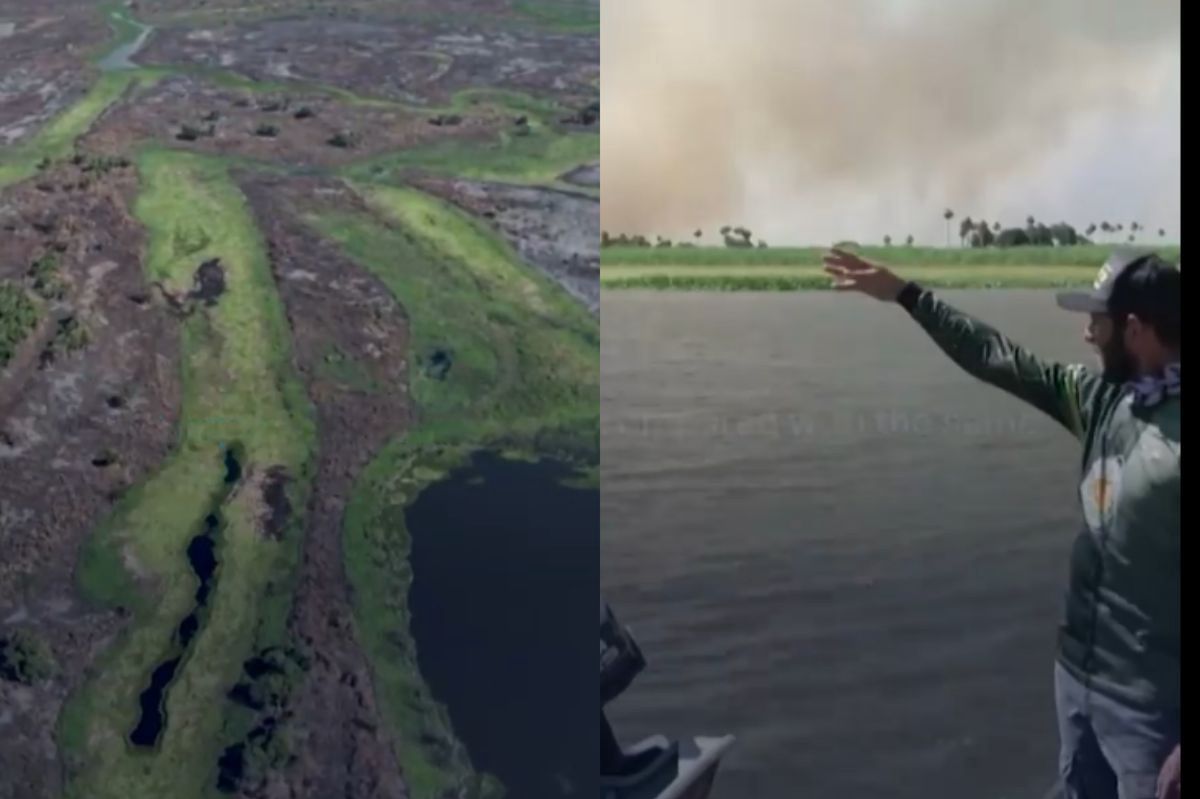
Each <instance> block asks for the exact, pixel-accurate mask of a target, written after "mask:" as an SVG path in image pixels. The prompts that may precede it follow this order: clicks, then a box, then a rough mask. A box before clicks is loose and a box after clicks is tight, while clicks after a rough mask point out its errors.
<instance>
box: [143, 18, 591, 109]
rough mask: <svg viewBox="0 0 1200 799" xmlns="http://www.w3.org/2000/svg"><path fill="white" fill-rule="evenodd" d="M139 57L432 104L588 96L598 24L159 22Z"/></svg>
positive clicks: (374, 20) (148, 61)
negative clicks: (475, 93) (581, 29)
mask: <svg viewBox="0 0 1200 799" xmlns="http://www.w3.org/2000/svg"><path fill="white" fill-rule="evenodd" d="M140 60H141V61H142V62H143V63H146V64H152V63H153V64H194V65H198V66H205V67H214V68H222V69H230V70H234V71H236V72H238V73H241V74H243V75H246V76H248V77H251V78H253V79H255V80H262V81H279V80H300V81H316V82H320V83H325V84H328V85H332V86H337V87H339V88H342V89H347V90H349V91H352V92H355V93H356V94H361V95H363V96H367V97H381V98H388V99H393V100H400V101H404V102H408V103H415V104H422V105H436V104H439V103H444V102H446V101H447V100H449V99H450V97H451V95H452V94H453V93H454V92H456V91H459V90H461V89H466V88H478V87H481V86H488V87H496V88H505V89H516V90H520V91H527V92H532V93H535V94H540V95H546V96H554V97H560V98H564V99H568V98H572V99H574V100H585V101H586V100H588V99H594V98H595V94H596V89H595V84H596V81H597V80H598V79H599V75H600V39H599V34H598V32H597V33H594V34H550V33H544V32H543V33H538V32H536V31H524V30H518V29H512V30H505V29H492V28H483V27H480V28H474V27H470V26H467V25H464V24H462V23H461V22H457V23H456V22H433V21H425V20H421V21H414V20H413V19H411V18H409V19H404V18H389V17H387V16H378V17H373V18H361V19H344V18H332V19H331V18H324V19H322V18H308V19H282V20H269V21H262V22H251V23H246V24H243V25H239V26H223V27H212V28H207V29H191V30H188V29H180V28H175V29H164V30H161V31H159V32H158V33H157V34H156V35H155V37H154V38H153V39H152V40H151V42H150V44H149V45H148V46H147V47H146V48H145V49H144V50H143V51H142V56H141V58H140Z"/></svg>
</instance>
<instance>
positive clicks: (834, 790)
mask: <svg viewBox="0 0 1200 799" xmlns="http://www.w3.org/2000/svg"><path fill="white" fill-rule="evenodd" d="M945 296H947V297H948V298H950V299H951V300H952V301H953V302H955V303H956V304H959V305H960V306H961V307H963V308H964V309H966V310H969V311H971V312H973V313H976V314H977V315H979V316H981V317H982V318H984V319H986V320H988V321H990V322H993V323H995V324H996V326H998V327H999V328H1000V329H1002V330H1005V331H1008V332H1011V333H1012V334H1013V335H1014V336H1015V337H1016V338H1017V340H1019V341H1021V342H1023V343H1027V344H1029V345H1032V346H1033V348H1034V349H1036V350H1037V351H1039V352H1041V353H1045V354H1046V355H1048V356H1053V357H1059V358H1064V359H1069V360H1080V359H1083V360H1087V359H1089V358H1090V354H1089V352H1088V350H1087V349H1086V347H1085V346H1084V345H1083V344H1082V342H1081V341H1080V332H1081V329H1082V320H1080V319H1079V318H1077V317H1074V316H1071V315H1068V314H1065V313H1063V312H1061V311H1059V310H1058V309H1057V308H1056V307H1055V306H1054V302H1053V298H1052V295H1051V294H1050V293H1048V292H1042V291H991V292H947V293H946V295H945ZM602 335H603V342H602V356H601V375H602V378H601V413H602V420H603V428H602V448H603V455H602V463H601V486H602V585H603V586H604V591H605V593H606V595H607V596H608V598H609V599H610V600H611V601H612V603H613V605H614V608H615V609H616V611H617V613H618V616H619V617H620V618H621V619H622V620H623V621H625V622H628V623H629V624H630V625H632V626H633V628H634V630H635V633H636V634H637V637H638V639H639V641H640V643H641V644H642V647H643V649H644V650H645V652H646V654H647V656H648V658H649V660H650V668H649V669H648V671H647V672H645V673H644V674H643V676H642V677H640V678H639V680H638V681H637V682H636V683H635V684H634V686H633V688H632V689H631V690H630V691H629V693H628V694H626V696H624V697H622V698H621V699H619V700H618V701H617V703H616V705H615V706H614V708H613V713H612V715H613V718H614V723H615V724H616V725H617V726H618V730H619V732H620V734H621V735H622V737H623V738H626V739H631V738H635V737H638V736H641V735H645V734H649V733H652V732H658V731H661V732H665V733H668V734H672V735H687V734H696V733H701V734H704V733H712V734H722V733H727V732H730V733H734V734H736V735H737V736H738V738H739V743H738V745H737V747H736V749H735V750H734V751H733V752H732V753H731V755H730V757H729V760H728V762H727V764H726V768H725V769H724V771H723V776H722V778H721V779H720V781H719V786H720V791H719V794H718V797H717V799H721V797H733V798H735V799H754V798H755V797H798V796H837V797H889V798H891V797H896V798H897V799H903V798H904V797H913V798H914V799H916V798H917V797H922V798H923V799H927V798H928V797H946V798H947V799H950V798H951V797H954V798H955V799H957V798H958V797H964V796H971V797H978V798H979V799H1006V798H1009V797H1011V798H1012V799H1016V797H1023V798H1026V797H1031V796H1032V797H1037V798H1038V799H1040V797H1042V796H1043V795H1044V794H1045V793H1046V791H1047V789H1048V788H1049V787H1050V786H1051V785H1052V784H1053V781H1054V775H1055V771H1056V769H1055V764H1056V756H1057V737H1056V732H1055V721H1054V711H1053V694H1052V679H1051V678H1052V659H1053V653H1054V638H1055V629H1056V625H1057V622H1058V616H1059V609H1060V599H1061V596H1062V593H1063V591H1064V590H1065V587H1066V568H1067V557H1068V550H1069V547H1070V541H1071V538H1072V536H1073V534H1074V532H1075V529H1076V524H1077V517H1078V512H1077V510H1076V506H1075V499H1074V492H1075V481H1076V470H1077V464H1078V461H1079V451H1078V448H1077V446H1076V444H1075V442H1074V440H1073V439H1072V438H1071V436H1070V435H1068V434H1067V433H1066V432H1065V431H1064V430H1062V429H1061V428H1059V427H1058V426H1057V425H1056V424H1055V423H1054V422H1052V421H1051V420H1049V419H1047V418H1045V417H1042V416H1041V415H1039V414H1038V412H1036V411H1034V410H1032V409H1030V408H1027V407H1026V406H1025V405H1023V404H1022V403H1020V402H1018V401H1017V400H1015V399H1012V398H1010V397H1009V396H1007V395H1005V394H1002V393H1000V392H998V391H996V390H994V389H991V388H989V387H987V386H984V385H982V384H980V383H978V382H976V381H974V380H973V379H972V378H970V377H968V376H966V375H965V374H964V373H962V372H961V371H960V370H959V369H958V368H957V367H956V366H954V365H953V364H952V363H951V362H950V361H949V360H947V359H946V358H945V357H944V356H943V355H942V354H941V352H940V351H939V350H937V349H936V348H935V346H934V345H933V344H932V342H930V341H929V339H928V338H927V337H926V336H925V334H924V333H923V332H922V331H921V330H920V328H919V327H918V326H917V325H916V324H915V323H914V322H913V321H912V320H911V319H909V318H908V317H907V315H905V314H904V313H903V311H902V310H901V309H899V308H898V307H893V306H885V305H882V304H880V303H877V302H874V301H872V300H868V299H865V298H862V297H857V296H854V297H850V296H840V295H839V296H835V295H831V294H826V293H794V294H766V295H760V294H733V295H712V294H670V293H641V292H632V293H631V292H609V293H606V295H605V297H604V325H603V327H602Z"/></svg>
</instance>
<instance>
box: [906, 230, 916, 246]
mask: <svg viewBox="0 0 1200 799" xmlns="http://www.w3.org/2000/svg"><path fill="white" fill-rule="evenodd" d="M913 241H914V239H913V237H912V234H911V233H909V234H908V238H907V239H905V240H904V243H905V244H907V245H908V246H909V247H911V246H913Z"/></svg>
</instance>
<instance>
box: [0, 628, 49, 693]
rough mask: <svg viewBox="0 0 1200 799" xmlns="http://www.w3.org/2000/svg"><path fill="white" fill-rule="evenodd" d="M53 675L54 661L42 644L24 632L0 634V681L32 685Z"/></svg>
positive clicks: (47, 648)
mask: <svg viewBox="0 0 1200 799" xmlns="http://www.w3.org/2000/svg"><path fill="white" fill-rule="evenodd" d="M53 674H54V659H53V657H52V656H51V654H50V649H49V647H47V646H46V645H45V644H44V643H42V642H41V641H39V640H38V639H37V638H35V637H34V636H33V634H32V633H29V632H26V631H24V630H14V631H13V632H11V633H0V680H8V681H9V682H17V683H21V684H22V685H34V684H36V683H39V682H42V681H43V680H46V679H49V678H50V677H51V676H53Z"/></svg>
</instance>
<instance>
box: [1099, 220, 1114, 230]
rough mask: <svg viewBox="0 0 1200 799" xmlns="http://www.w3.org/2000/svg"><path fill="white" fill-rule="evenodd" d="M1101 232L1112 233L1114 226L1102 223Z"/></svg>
mask: <svg viewBox="0 0 1200 799" xmlns="http://www.w3.org/2000/svg"><path fill="white" fill-rule="evenodd" d="M1100 232H1101V233H1112V232H1113V226H1112V225H1110V224H1109V223H1108V222H1101V223H1100Z"/></svg>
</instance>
